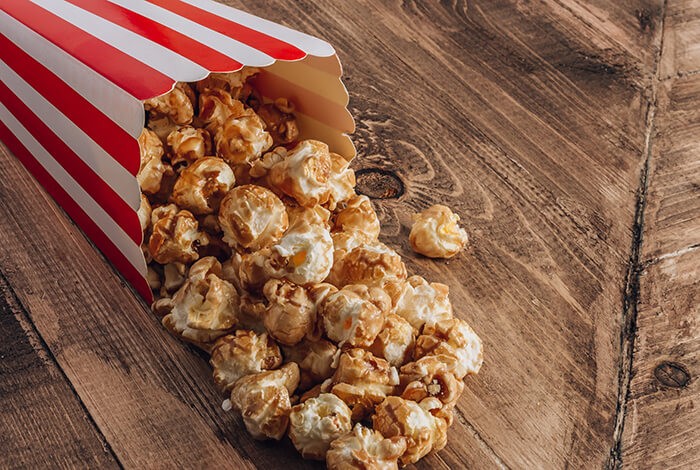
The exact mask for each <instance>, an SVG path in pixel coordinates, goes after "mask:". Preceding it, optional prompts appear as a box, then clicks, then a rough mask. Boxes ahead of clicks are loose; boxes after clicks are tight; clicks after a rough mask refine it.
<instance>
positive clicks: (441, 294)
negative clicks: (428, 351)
mask: <svg viewBox="0 0 700 470" xmlns="http://www.w3.org/2000/svg"><path fill="white" fill-rule="evenodd" d="M385 288H386V290H387V292H389V295H391V297H392V303H393V304H394V307H395V309H394V313H396V314H397V315H399V316H400V317H403V318H404V319H406V320H407V321H408V322H409V323H410V324H411V325H412V326H413V327H414V328H415V329H416V330H417V331H420V330H421V328H423V325H425V324H426V323H434V322H439V321H444V320H450V319H451V318H452V304H451V303H450V299H449V297H448V294H449V291H450V289H449V287H447V286H446V285H445V284H440V283H437V282H431V283H428V281H426V280H425V279H423V278H422V277H420V276H411V277H409V278H408V279H407V280H406V282H401V283H392V284H389V285H385Z"/></svg>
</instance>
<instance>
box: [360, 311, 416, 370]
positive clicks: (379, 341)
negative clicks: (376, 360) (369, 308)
mask: <svg viewBox="0 0 700 470" xmlns="http://www.w3.org/2000/svg"><path fill="white" fill-rule="evenodd" d="M414 343H415V337H414V334H413V327H412V326H411V324H410V323H408V322H407V321H406V320H404V319H403V318H401V317H400V316H398V315H396V314H394V313H390V314H388V315H387V316H386V320H385V322H384V325H383V327H382V329H381V331H380V332H379V334H378V335H377V337H376V339H375V340H374V343H372V345H371V346H370V347H369V350H370V351H371V352H372V354H374V355H375V356H377V357H382V358H384V359H386V360H387V361H389V364H391V365H392V366H396V367H399V366H401V365H402V364H404V363H405V362H406V359H408V358H409V357H410V356H411V353H412V352H413V346H414Z"/></svg>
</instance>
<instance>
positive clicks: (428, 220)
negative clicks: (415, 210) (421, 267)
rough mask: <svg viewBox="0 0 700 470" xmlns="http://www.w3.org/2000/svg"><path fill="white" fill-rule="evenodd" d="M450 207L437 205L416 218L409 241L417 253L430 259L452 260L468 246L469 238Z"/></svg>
mask: <svg viewBox="0 0 700 470" xmlns="http://www.w3.org/2000/svg"><path fill="white" fill-rule="evenodd" d="M458 221H459V216H458V215H456V214H453V213H452V211H451V210H450V208H449V207H447V206H443V205H440V204H436V205H434V206H432V207H430V208H428V209H426V210H424V211H423V212H421V213H420V214H417V215H416V216H414V219H413V227H412V228H411V234H410V235H409V236H408V240H409V241H410V242H411V247H412V248H413V251H415V252H416V253H420V254H422V255H425V256H428V257H429V258H452V257H453V256H454V255H456V254H457V253H459V252H460V251H461V250H462V248H464V247H465V246H466V245H467V241H468V239H469V237H468V236H467V232H466V231H464V229H463V228H461V227H460V226H459V225H457V222H458Z"/></svg>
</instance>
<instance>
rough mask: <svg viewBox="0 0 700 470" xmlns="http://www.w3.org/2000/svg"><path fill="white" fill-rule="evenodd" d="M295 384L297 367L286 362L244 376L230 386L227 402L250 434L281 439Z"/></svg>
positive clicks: (297, 375)
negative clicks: (275, 368) (240, 415)
mask: <svg viewBox="0 0 700 470" xmlns="http://www.w3.org/2000/svg"><path fill="white" fill-rule="evenodd" d="M298 383H299V367H298V366H297V365H296V364H295V363H293V362H290V363H287V364H285V365H283V366H282V367H281V368H279V369H277V370H271V371H264V372H259V373H257V374H252V375H246V376H244V377H242V378H241V379H239V380H238V381H237V382H236V383H235V384H234V385H233V388H232V389H231V404H232V405H233V407H234V408H235V409H236V410H237V411H239V412H240V413H241V414H242V415H243V423H244V424H245V427H246V429H247V430H248V432H249V433H250V434H251V436H253V437H254V438H255V439H275V440H280V439H282V437H283V436H284V434H285V433H286V432H287V426H288V425H289V413H290V412H291V409H292V404H291V401H290V399H289V397H290V395H292V394H293V393H294V390H296V388H297V385H298Z"/></svg>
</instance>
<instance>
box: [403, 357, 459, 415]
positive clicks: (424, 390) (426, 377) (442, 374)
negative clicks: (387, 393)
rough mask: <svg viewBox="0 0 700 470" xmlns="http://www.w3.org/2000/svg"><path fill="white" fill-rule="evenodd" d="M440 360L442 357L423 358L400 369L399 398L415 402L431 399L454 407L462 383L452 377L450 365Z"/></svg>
mask: <svg viewBox="0 0 700 470" xmlns="http://www.w3.org/2000/svg"><path fill="white" fill-rule="evenodd" d="M441 359H442V356H425V357H422V358H420V359H418V360H417V361H414V362H409V363H408V364H406V365H404V366H403V367H401V369H400V372H399V378H400V380H401V384H402V386H403V392H402V393H401V397H402V398H405V399H407V400H413V401H415V402H420V401H421V400H424V399H426V398H429V397H432V398H437V399H438V400H440V402H441V403H443V404H444V405H454V404H455V403H456V402H457V400H458V399H459V397H460V395H461V394H462V391H463V390H464V382H463V381H462V379H461V378H458V377H456V376H455V375H454V373H453V372H452V370H453V367H452V365H451V364H449V363H447V362H443V361H441Z"/></svg>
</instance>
